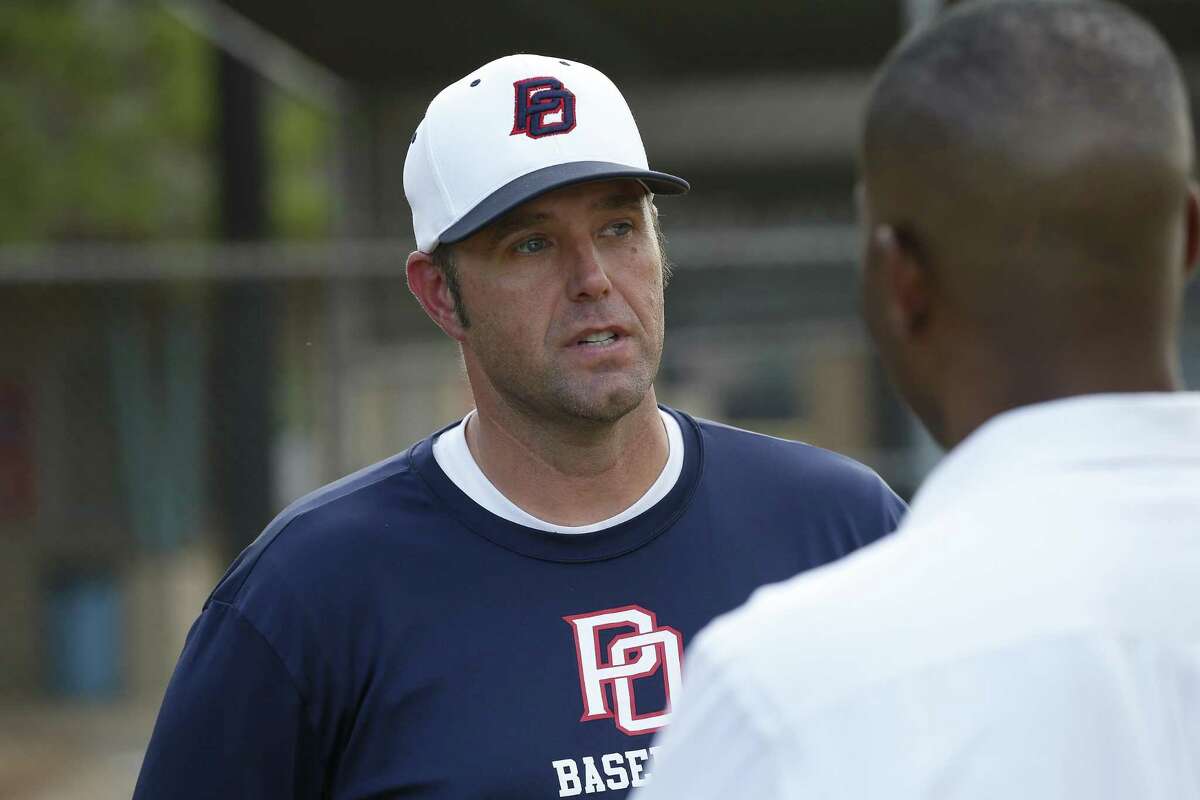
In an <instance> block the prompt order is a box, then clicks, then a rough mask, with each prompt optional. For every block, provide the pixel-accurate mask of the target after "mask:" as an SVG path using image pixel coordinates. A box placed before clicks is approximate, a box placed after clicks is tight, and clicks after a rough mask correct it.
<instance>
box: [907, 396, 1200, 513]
mask: <svg viewBox="0 0 1200 800" xmlns="http://www.w3.org/2000/svg"><path fill="white" fill-rule="evenodd" d="M1164 459H1170V460H1174V459H1186V460H1192V461H1200V392H1171V393H1156V392H1144V393H1137V394H1094V395H1081V396H1078V397H1069V398H1064V399H1061V400H1052V401H1049V402H1045V403H1037V404H1034V405H1029V406H1022V407H1020V408H1015V409H1012V410H1011V411H1006V412H1004V413H1003V414H998V415H996V416H995V417H992V418H991V419H990V420H988V421H987V422H986V423H984V424H983V425H981V426H980V427H979V428H978V429H976V430H975V431H974V432H973V433H972V434H971V435H970V436H968V437H967V438H966V439H964V440H963V441H962V442H961V443H960V444H959V445H958V446H957V447H955V448H954V449H953V450H951V451H950V452H949V453H948V454H947V455H946V457H945V458H943V459H942V461H941V462H940V463H939V464H938V465H937V467H936V468H934V470H933V472H931V473H930V475H929V477H928V478H927V479H926V481H925V483H924V484H923V485H922V486H921V488H920V490H919V491H918V492H917V493H916V496H915V497H914V498H913V502H912V506H911V509H910V511H909V513H908V520H907V521H912V520H914V519H919V518H921V517H922V516H925V515H929V514H932V513H935V512H941V511H944V510H946V509H948V508H951V507H953V506H955V505H957V503H958V501H959V500H961V499H962V498H963V497H964V495H966V494H968V493H971V492H972V491H973V490H974V489H976V488H977V487H981V486H988V485H995V484H996V483H998V482H1002V481H1007V480H1010V479H1012V478H1014V477H1020V476H1022V475H1029V474H1032V473H1039V472H1041V473H1044V472H1045V471H1046V469H1047V467H1058V468H1063V467H1066V466H1068V465H1076V466H1083V465H1089V464H1090V465H1097V464H1104V463H1107V464H1115V463H1119V462H1126V463H1128V462H1130V461H1147V460H1164Z"/></svg>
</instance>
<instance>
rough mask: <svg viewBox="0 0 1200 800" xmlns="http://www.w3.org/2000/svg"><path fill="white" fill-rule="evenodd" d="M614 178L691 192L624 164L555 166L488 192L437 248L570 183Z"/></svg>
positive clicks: (669, 178) (657, 189)
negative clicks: (630, 179)
mask: <svg viewBox="0 0 1200 800" xmlns="http://www.w3.org/2000/svg"><path fill="white" fill-rule="evenodd" d="M615 178H633V179H635V180H639V181H641V182H642V183H644V184H646V186H647V187H648V188H649V189H650V191H652V192H654V193H655V194H683V193H684V192H686V191H687V190H688V189H690V188H691V186H690V185H688V182H687V181H685V180H684V179H683V178H677V177H675V176H674V175H668V174H667V173H665V172H655V171H653V170H648V169H638V168H636V167H630V166H629V165H627V164H613V163H611V162H608V161H575V162H571V163H568V164H555V165H554V166H550V167H543V168H542V169H539V170H534V171H533V172H530V173H529V174H527V175H522V176H521V177H519V178H516V179H515V180H512V181H509V182H508V183H507V184H505V185H504V186H501V187H500V188H499V189H497V190H496V191H494V192H492V193H491V194H490V195H488V196H487V197H485V198H484V199H483V201H482V202H480V203H479V204H478V205H476V206H475V207H474V208H473V209H471V210H470V211H469V212H467V214H466V216H464V217H463V218H462V219H460V220H459V221H458V222H456V223H454V224H453V225H451V226H450V227H449V228H447V229H446V230H444V231H442V235H441V236H439V237H438V244H454V243H455V242H461V241H462V240H463V239H466V238H468V237H469V236H471V235H472V234H474V233H477V232H478V231H480V230H482V229H483V228H486V227H487V226H488V225H491V224H492V223H493V222H495V221H496V220H498V219H499V218H500V217H502V216H504V215H505V214H507V213H508V212H509V211H512V210H513V209H514V208H516V207H517V206H519V205H521V204H522V203H527V202H529V201H530V200H533V199H534V198H535V197H539V196H541V195H543V194H545V193H546V192H550V191H553V190H554V189H561V188H562V187H564V186H570V185H571V184H574V183H587V182H590V181H602V180H611V179H615Z"/></svg>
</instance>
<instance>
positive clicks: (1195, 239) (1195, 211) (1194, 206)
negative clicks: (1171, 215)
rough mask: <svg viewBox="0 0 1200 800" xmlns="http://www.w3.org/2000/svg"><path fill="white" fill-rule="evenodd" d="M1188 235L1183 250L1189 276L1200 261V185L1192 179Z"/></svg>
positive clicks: (1188, 201)
mask: <svg viewBox="0 0 1200 800" xmlns="http://www.w3.org/2000/svg"><path fill="white" fill-rule="evenodd" d="M1186 213H1187V235H1186V238H1185V240H1184V241H1185V244H1184V251H1183V271H1184V274H1185V275H1186V276H1188V277H1191V275H1192V273H1194V272H1195V271H1196V264H1197V261H1200V187H1197V185H1196V182H1195V181H1192V182H1191V184H1190V185H1189V186H1188V195H1187V212H1186Z"/></svg>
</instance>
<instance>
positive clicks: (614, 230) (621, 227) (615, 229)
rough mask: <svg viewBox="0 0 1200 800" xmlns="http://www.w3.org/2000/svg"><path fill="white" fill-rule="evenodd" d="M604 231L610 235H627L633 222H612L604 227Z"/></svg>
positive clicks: (631, 229)
mask: <svg viewBox="0 0 1200 800" xmlns="http://www.w3.org/2000/svg"><path fill="white" fill-rule="evenodd" d="M605 232H606V233H608V234H610V235H612V236H628V235H629V234H630V233H632V232H633V223H632V222H614V223H613V224H611V225H609V226H608V227H607V228H606V229H605Z"/></svg>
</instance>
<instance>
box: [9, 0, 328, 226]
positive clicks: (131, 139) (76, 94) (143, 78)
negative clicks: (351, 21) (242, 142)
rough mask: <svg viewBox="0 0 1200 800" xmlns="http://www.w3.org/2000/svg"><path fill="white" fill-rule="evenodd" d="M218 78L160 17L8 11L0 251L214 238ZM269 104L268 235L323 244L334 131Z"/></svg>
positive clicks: (82, 9) (17, 0) (20, 0)
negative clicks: (79, 242) (56, 243)
mask: <svg viewBox="0 0 1200 800" xmlns="http://www.w3.org/2000/svg"><path fill="white" fill-rule="evenodd" d="M215 69H216V59H215V55H214V52H213V50H212V47H211V45H210V44H209V43H208V42H207V41H205V40H204V39H203V38H202V37H201V36H199V35H198V34H196V33H195V32H194V31H192V30H190V29H189V28H187V27H186V26H185V25H183V24H182V23H181V22H180V21H179V20H177V19H176V18H175V17H173V16H172V15H171V14H169V13H168V12H167V11H166V10H164V9H163V7H162V6H161V5H160V4H158V3H151V2H145V0H142V1H141V2H137V1H134V0H39V1H38V2H35V1H34V0H2V1H0V187H3V190H2V191H0V242H4V241H9V242H12V241H44V240H63V239H82V238H88V239H95V238H106V239H122V240H139V239H146V238H151V237H156V238H198V237H205V236H208V235H210V234H211V232H212V229H213V220H214V219H215V213H214V212H215V209H214V203H215V202H216V189H217V187H216V185H215V175H216V170H215V164H214V158H215V154H214V152H213V130H212V125H213V122H214V120H213V118H212V117H213V114H214V108H215V103H214V97H213V93H214V91H215ZM267 97H268V107H267V111H268V116H267V120H268V121H267V131H266V132H265V135H267V137H268V148H269V159H270V167H271V175H272V185H271V187H270V192H271V202H272V205H273V217H274V219H275V223H276V224H275V226H274V227H275V228H276V229H277V230H278V232H279V233H281V234H285V235H303V236H312V235H319V234H321V233H324V232H325V231H326V229H327V227H328V226H327V219H328V216H329V213H328V200H327V198H326V192H327V190H328V182H327V180H326V174H325V170H326V164H327V161H328V151H329V141H328V139H329V134H328V128H329V124H330V123H329V120H327V119H325V118H323V117H321V116H320V115H319V114H317V112H315V111H313V110H312V109H309V108H307V107H304V106H302V105H300V104H298V103H296V102H295V101H292V100H288V99H284V98H280V97H279V96H278V93H275V92H272V91H270V90H268V94H267Z"/></svg>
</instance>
